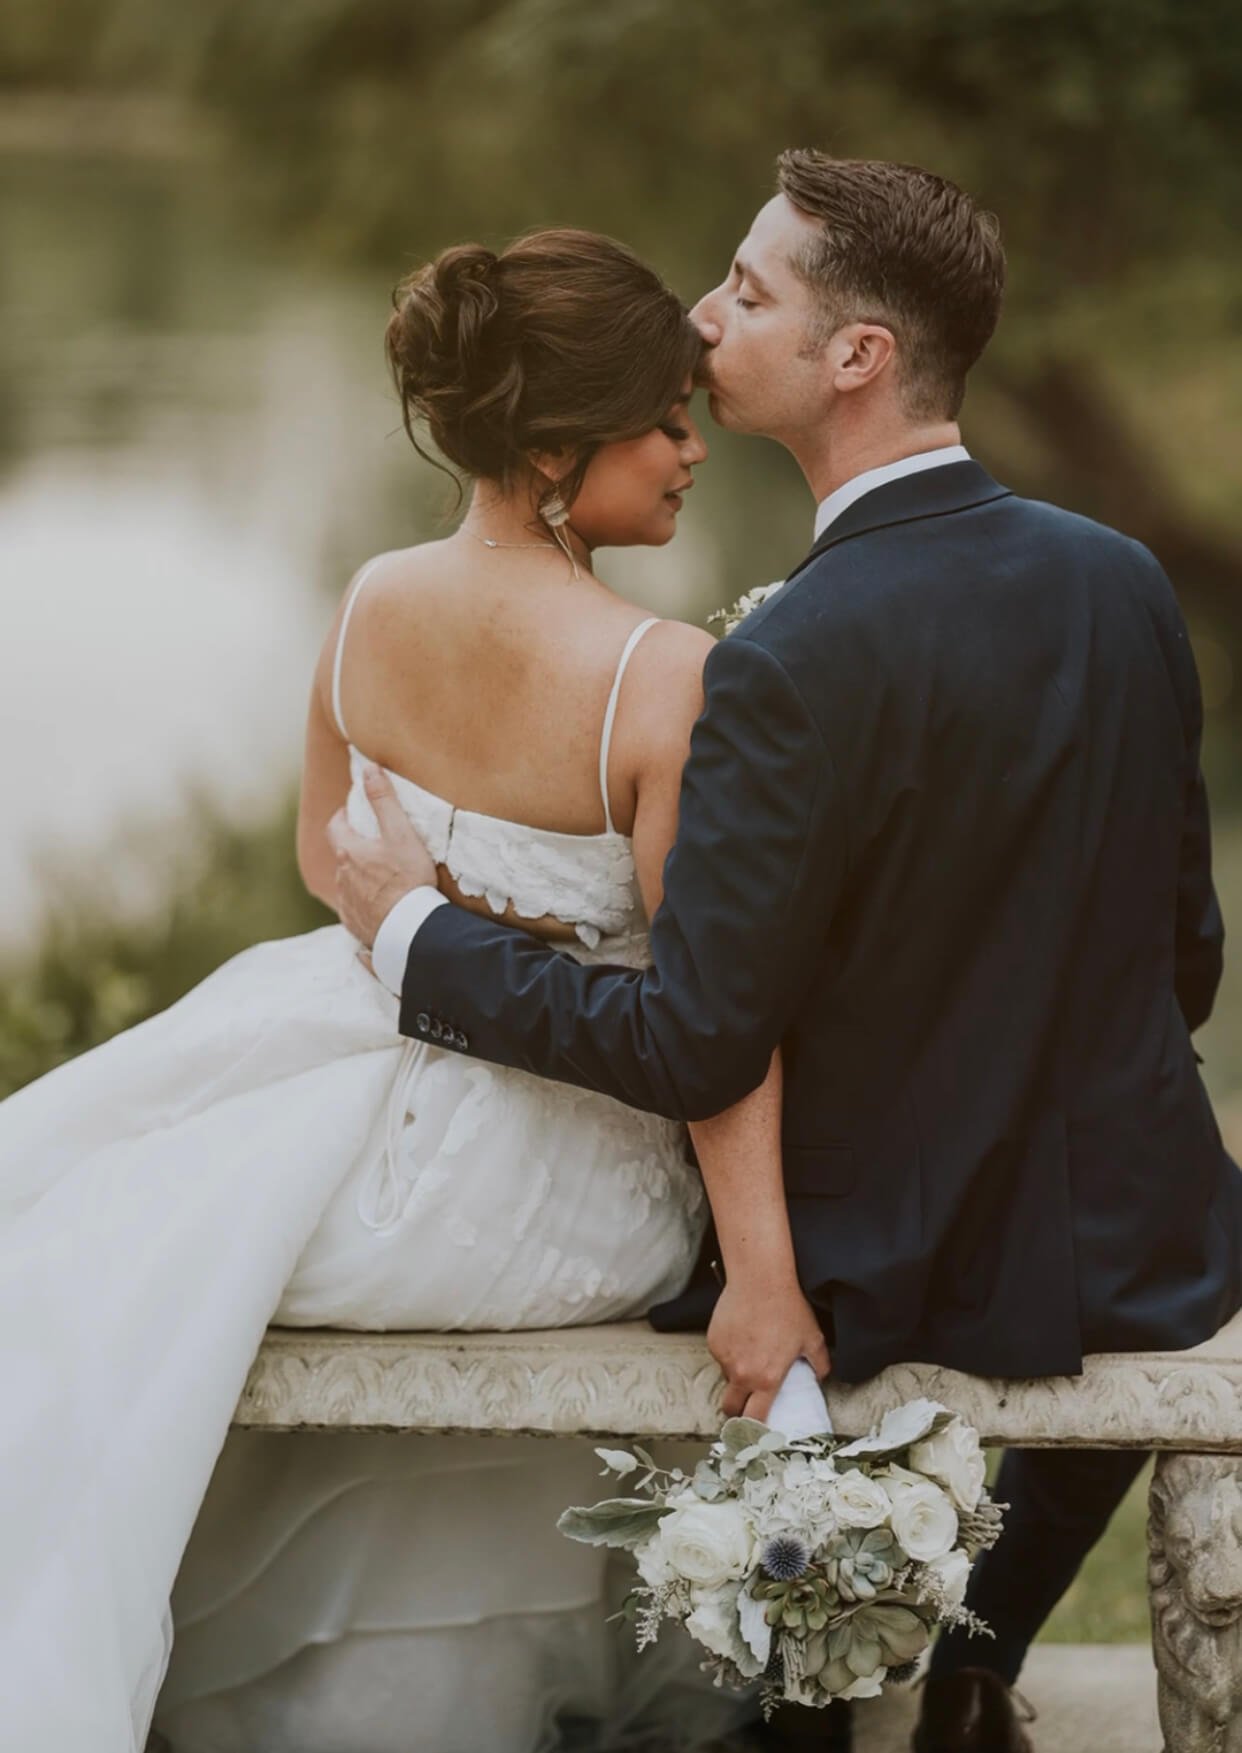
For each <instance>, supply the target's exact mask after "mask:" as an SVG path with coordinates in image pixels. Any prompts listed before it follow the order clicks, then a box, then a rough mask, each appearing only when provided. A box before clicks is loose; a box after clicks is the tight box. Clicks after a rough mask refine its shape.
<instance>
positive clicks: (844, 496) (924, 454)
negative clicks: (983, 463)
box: [815, 444, 970, 542]
mask: <svg viewBox="0 0 1242 1753" xmlns="http://www.w3.org/2000/svg"><path fill="white" fill-rule="evenodd" d="M969 461H970V452H969V451H968V450H967V449H966V446H965V445H964V444H943V445H941V446H940V448H939V449H938V450H921V451H919V452H918V454H917V455H916V456H912V457H901V458H900V459H899V460H898V461H897V462H895V463H881V464H880V466H879V468H878V469H867V470H865V471H864V472H863V473H862V474H861V475H855V476H854V478H853V480H851V481H844V482H842V484H841V486H839V487H838V488H837V489H836V490H835V492H832V493H830V494H829V495H828V497H827V499H825V500H822V501H821V503H820V506H819V509H818V510H817V511H816V513H815V540H816V541H817V542H818V540H819V538H820V537H821V536H822V535H823V533H824V531H825V530H826V529H827V528H828V525H829V524H830V523H833V522H834V521H835V520H836V519H837V518H838V517H840V515H841V513H842V512H843V511H844V510H845V508H846V506H847V505H853V503H854V501H855V500H856V499H861V498H862V496H863V494H864V493H870V492H871V490H872V488H873V487H883V486H884V485H885V483H886V482H888V481H899V480H900V479H901V477H902V476H903V475H917V474H918V473H919V472H920V471H921V470H922V469H938V468H940V467H941V466H942V465H943V464H945V463H968V462H969Z"/></svg>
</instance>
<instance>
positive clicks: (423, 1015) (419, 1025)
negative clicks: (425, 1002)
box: [414, 1010, 431, 1035]
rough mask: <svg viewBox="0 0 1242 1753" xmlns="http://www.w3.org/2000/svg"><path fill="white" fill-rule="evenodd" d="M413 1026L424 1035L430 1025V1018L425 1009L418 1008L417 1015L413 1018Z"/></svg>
mask: <svg viewBox="0 0 1242 1753" xmlns="http://www.w3.org/2000/svg"><path fill="white" fill-rule="evenodd" d="M414 1027H415V1028H416V1029H417V1030H418V1031H419V1033H420V1034H422V1035H425V1034H426V1033H427V1030H428V1029H429V1028H430V1027H431V1018H430V1017H429V1016H428V1015H427V1012H426V1011H425V1010H420V1011H419V1013H418V1015H417V1016H416V1017H415V1018H414Z"/></svg>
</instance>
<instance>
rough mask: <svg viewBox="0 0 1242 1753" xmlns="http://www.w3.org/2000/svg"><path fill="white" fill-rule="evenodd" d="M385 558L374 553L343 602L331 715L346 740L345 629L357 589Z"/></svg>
mask: <svg viewBox="0 0 1242 1753" xmlns="http://www.w3.org/2000/svg"><path fill="white" fill-rule="evenodd" d="M387 558H388V556H387V554H376V555H375V557H374V558H373V559H371V560H368V561H367V563H366V565H365V566H364V567H363V568H362V570H361V572H359V574H358V576H357V578H356V579H355V580H354V588H353V589H352V590H351V591H350V593H349V601H348V602H347V603H346V604H345V613H344V614H343V615H342V616H341V628H340V632H339V633H338V634H337V636H336V655H335V657H334V658H333V660H332V716H333V718H335V720H336V728H337V729H338V730H339V731H340V733H341V736H342V737H343V738H344V740H345V741H346V742H348V741H349V732H348V731H347V730H346V729H345V720H344V718H343V717H342V715H341V658H342V657H343V656H344V653H345V630H346V628H347V627H348V626H349V617H350V616H351V615H352V614H353V612H354V604H355V603H356V602H357V601H358V593H359V591H360V590H361V589H362V587H363V585H364V584H365V583H366V581H367V579H368V577H369V576H370V574H371V573H372V572H373V571H374V569H375V568H376V567H377V566H378V565H379V563H380V561H381V560H386V559H387Z"/></svg>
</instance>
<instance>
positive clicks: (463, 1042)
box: [453, 1029, 470, 1051]
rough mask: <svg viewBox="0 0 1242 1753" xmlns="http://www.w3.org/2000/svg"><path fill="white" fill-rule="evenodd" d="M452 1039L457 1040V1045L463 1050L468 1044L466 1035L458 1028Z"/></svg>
mask: <svg viewBox="0 0 1242 1753" xmlns="http://www.w3.org/2000/svg"><path fill="white" fill-rule="evenodd" d="M453 1039H454V1040H455V1041H456V1042H457V1045H458V1046H459V1047H460V1048H462V1049H463V1051H464V1050H465V1048H467V1047H468V1046H469V1045H470V1042H469V1041H468V1040H467V1039H466V1036H465V1035H464V1034H463V1033H462V1031H461V1030H460V1029H458V1031H457V1033H456V1035H455V1036H454V1037H453Z"/></svg>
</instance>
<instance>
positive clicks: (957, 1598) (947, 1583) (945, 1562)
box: [927, 1546, 970, 1607]
mask: <svg viewBox="0 0 1242 1753" xmlns="http://www.w3.org/2000/svg"><path fill="white" fill-rule="evenodd" d="M927 1568H928V1570H929V1571H930V1572H931V1574H932V1575H933V1576H934V1577H935V1578H936V1580H937V1582H938V1583H939V1585H940V1595H941V1598H942V1599H943V1601H944V1603H945V1605H946V1606H948V1607H960V1606H961V1604H962V1602H963V1601H964V1600H965V1599H966V1584H967V1583H968V1582H969V1580H970V1560H969V1558H967V1556H966V1554H965V1553H964V1552H963V1551H962V1549H961V1547H960V1546H959V1547H958V1548H957V1549H956V1550H955V1551H953V1552H949V1553H947V1554H946V1555H945V1557H943V1558H935V1559H933V1560H932V1562H931V1563H930V1564H929V1565H928V1566H927Z"/></svg>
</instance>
